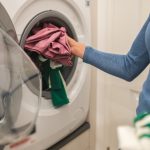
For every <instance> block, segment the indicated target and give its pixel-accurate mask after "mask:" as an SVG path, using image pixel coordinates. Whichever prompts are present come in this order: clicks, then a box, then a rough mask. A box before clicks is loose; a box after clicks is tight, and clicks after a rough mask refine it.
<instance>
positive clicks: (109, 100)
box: [96, 0, 150, 150]
mask: <svg viewBox="0 0 150 150" xmlns="http://www.w3.org/2000/svg"><path fill="white" fill-rule="evenodd" d="M97 2H98V16H97V19H98V28H97V35H96V36H97V47H98V49H100V50H103V51H107V52H113V53H119V54H125V53H127V52H128V50H129V48H130V46H131V44H132V42H133V40H134V38H135V37H136V35H137V33H138V31H139V30H140V28H141V26H142V24H143V23H144V21H145V19H146V18H147V16H148V15H149V12H150V1H148V0H97ZM97 75H98V81H97V130H96V136H97V138H96V149H97V150H106V149H107V148H108V147H109V148H110V150H117V135H116V131H117V126H119V125H125V124H126V125H131V124H132V120H133V117H134V116H135V109H136V105H137V102H138V95H139V92H140V89H141V87H142V84H143V81H144V79H145V78H146V76H147V70H145V71H144V72H143V73H142V74H141V75H140V76H139V77H138V78H137V79H136V80H135V81H133V82H131V83H128V82H126V81H123V80H121V79H119V78H116V77H113V76H111V75H108V74H106V73H104V72H102V71H97Z"/></svg>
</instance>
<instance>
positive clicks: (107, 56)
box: [69, 17, 150, 81]
mask: <svg viewBox="0 0 150 150" xmlns="http://www.w3.org/2000/svg"><path fill="white" fill-rule="evenodd" d="M149 22H150V17H149V18H148V20H147V21H146V23H145V24H144V26H143V28H142V29H141V31H140V33H139V34H138V36H137V37H136V39H135V41H134V42H133V44H132V47H131V49H130V50H129V52H128V53H127V54H126V55H117V54H111V53H106V52H101V51H98V50H96V49H94V48H92V47H84V44H82V43H78V42H76V43H74V44H73V41H71V39H69V44H70V45H71V49H72V53H73V54H75V55H77V56H79V57H81V58H83V61H84V62H85V63H88V64H91V65H93V66H95V67H97V68H99V69H101V70H103V71H105V72H107V73H109V74H112V75H114V76H117V77H120V78H123V79H125V80H127V81H131V80H133V79H134V78H135V77H137V76H138V75H139V74H140V73H141V72H142V71H143V70H144V69H145V68H146V66H147V65H148V64H149V55H148V51H147V47H146V44H145V31H146V28H147V25H148V23H149ZM72 45H74V46H72ZM75 45H76V46H75Z"/></svg>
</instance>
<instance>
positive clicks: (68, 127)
mask: <svg viewBox="0 0 150 150" xmlns="http://www.w3.org/2000/svg"><path fill="white" fill-rule="evenodd" d="M1 2H2V4H3V5H4V7H5V8H6V10H7V11H8V13H9V15H10V17H11V18H12V21H13V23H14V26H15V29H16V32H17V35H18V38H19V39H20V37H21V35H22V33H23V31H24V29H25V27H26V26H27V24H28V23H29V21H30V20H32V18H33V17H35V16H36V15H37V14H39V13H41V12H44V11H47V10H54V11H58V12H60V13H61V14H63V15H64V16H65V17H66V18H68V20H69V21H70V22H71V24H72V25H73V27H74V29H75V32H76V35H77V38H78V40H79V41H81V42H84V43H86V44H89V43H90V8H89V7H88V6H87V5H86V0H13V1H10V0H1ZM23 90H24V95H23V96H24V97H26V93H27V92H30V91H28V90H27V88H26V87H24V88H23ZM67 92H68V97H69V99H70V103H69V104H68V105H66V106H63V107H61V108H58V109H55V108H54V107H53V105H52V103H51V100H46V99H44V98H42V101H41V108H40V111H39V116H38V120H37V122H36V132H35V133H33V134H31V135H30V136H29V137H28V140H25V142H21V144H16V145H15V144H14V145H15V146H11V145H12V144H11V145H8V146H6V147H5V149H13V148H14V149H15V150H17V149H18V150H20V149H24V150H29V149H32V150H41V149H46V148H48V147H50V146H52V145H53V144H55V143H57V142H58V141H60V140H61V139H63V138H64V137H65V136H67V135H68V134H70V133H71V132H73V131H74V130H75V129H77V128H78V127H79V126H80V125H81V124H82V123H84V122H85V121H86V118H87V115H88V111H89V101H90V68H89V66H88V65H86V64H84V63H83V61H82V60H81V59H78V64H77V68H76V70H75V72H74V75H73V77H72V79H71V81H70V82H69V84H68V85H67ZM26 99H27V105H26V108H27V109H29V110H30V111H31V112H32V110H33V109H34V104H32V96H31V97H28V98H26Z"/></svg>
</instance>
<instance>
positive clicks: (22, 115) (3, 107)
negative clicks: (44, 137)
mask: <svg viewBox="0 0 150 150" xmlns="http://www.w3.org/2000/svg"><path fill="white" fill-rule="evenodd" d="M12 37H13V38H12ZM13 39H15V40H16V34H15V30H14V27H13V24H12V22H11V20H10V18H9V17H8V15H7V13H6V11H5V9H4V8H3V6H2V5H1V4H0V145H3V144H8V143H11V142H13V141H14V140H18V139H21V138H23V137H24V136H26V135H27V134H29V133H30V132H31V131H32V129H33V127H34V124H35V121H36V118H37V114H38V110H39V106H40V96H41V78H40V73H39V70H38V69H37V68H36V66H35V65H34V64H33V63H32V61H31V60H30V58H29V57H28V56H27V55H26V54H25V52H24V51H23V50H22V49H21V47H20V46H19V45H18V44H17V43H16V41H15V40H13ZM33 91H34V92H33Z"/></svg>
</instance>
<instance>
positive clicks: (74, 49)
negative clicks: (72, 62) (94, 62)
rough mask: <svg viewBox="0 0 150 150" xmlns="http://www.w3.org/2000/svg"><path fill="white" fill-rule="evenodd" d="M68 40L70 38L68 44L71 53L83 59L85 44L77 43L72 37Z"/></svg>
mask: <svg viewBox="0 0 150 150" xmlns="http://www.w3.org/2000/svg"><path fill="white" fill-rule="evenodd" d="M67 38H68V43H69V45H70V48H71V53H72V54H73V55H76V56H78V57H80V58H83V55H84V51H85V45H84V44H83V43H80V42H77V41H75V40H74V39H72V38H70V37H67Z"/></svg>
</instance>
